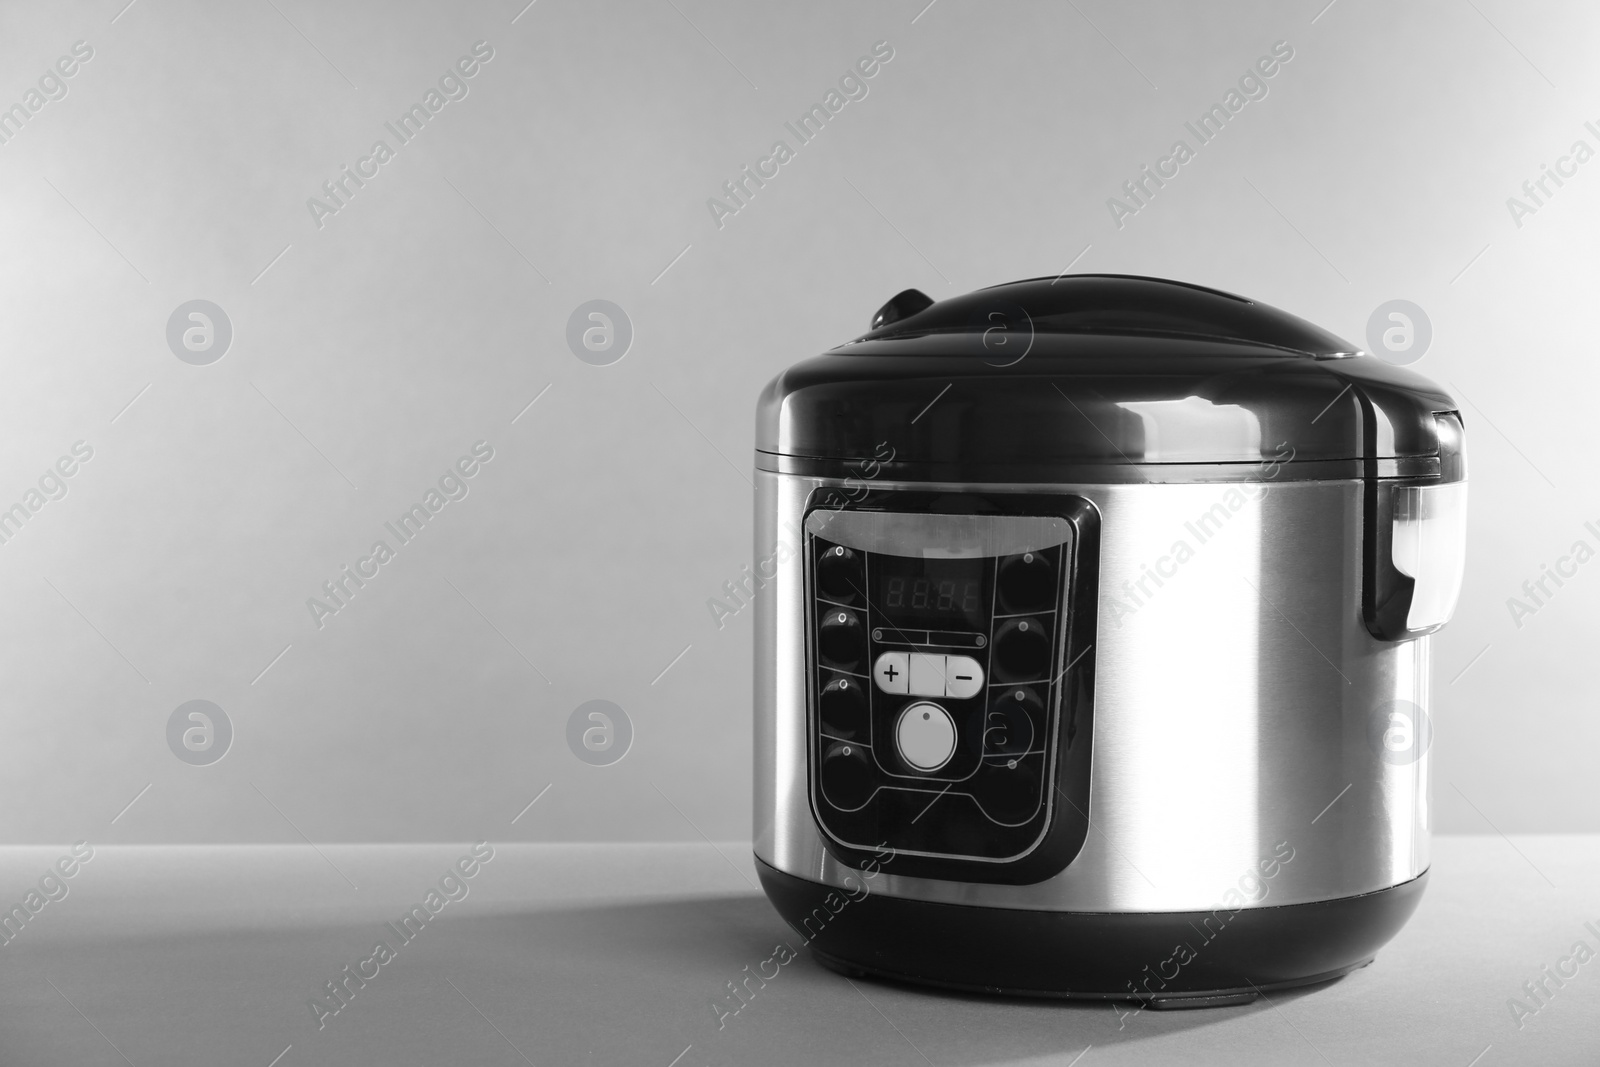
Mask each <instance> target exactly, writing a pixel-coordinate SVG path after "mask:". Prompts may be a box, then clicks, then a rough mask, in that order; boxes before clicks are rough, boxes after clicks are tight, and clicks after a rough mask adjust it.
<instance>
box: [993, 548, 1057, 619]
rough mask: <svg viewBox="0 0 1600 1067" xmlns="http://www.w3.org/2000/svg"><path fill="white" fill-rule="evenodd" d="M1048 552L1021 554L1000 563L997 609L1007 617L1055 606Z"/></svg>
mask: <svg viewBox="0 0 1600 1067" xmlns="http://www.w3.org/2000/svg"><path fill="white" fill-rule="evenodd" d="M1051 555H1052V553H1046V552H1024V553H1022V554H1020V555H1016V556H1008V557H1006V558H1005V559H1003V560H1001V561H1000V577H999V594H1000V608H1001V610H1002V612H1003V613H1004V614H1007V615H1021V614H1022V613H1024V612H1029V611H1048V610H1050V609H1051V608H1053V607H1055V604H1056V581H1055V577H1056V569H1055V566H1054V565H1053V564H1052V563H1051V560H1050V556H1051Z"/></svg>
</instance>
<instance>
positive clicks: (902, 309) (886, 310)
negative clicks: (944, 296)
mask: <svg viewBox="0 0 1600 1067" xmlns="http://www.w3.org/2000/svg"><path fill="white" fill-rule="evenodd" d="M932 306H933V297H931V296H929V295H928V294H927V293H924V292H923V291H922V290H921V289H902V290H900V291H899V292H898V293H896V294H894V296H892V297H890V298H889V302H888V303H887V304H885V305H883V307H881V308H879V309H878V313H877V314H876V315H874V316H872V325H871V326H868V327H867V329H869V330H876V329H877V328H878V327H880V326H887V325H889V324H890V323H891V322H899V321H900V320H901V319H909V318H910V317H911V316H913V315H915V314H916V313H917V312H919V311H926V310H927V309H928V308H931V307H932Z"/></svg>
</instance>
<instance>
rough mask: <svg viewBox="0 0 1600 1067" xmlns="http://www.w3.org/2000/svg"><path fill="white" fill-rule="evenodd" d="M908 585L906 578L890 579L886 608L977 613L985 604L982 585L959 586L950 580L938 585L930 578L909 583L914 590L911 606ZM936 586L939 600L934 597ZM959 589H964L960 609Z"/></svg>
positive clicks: (967, 582) (968, 583) (912, 590)
mask: <svg viewBox="0 0 1600 1067" xmlns="http://www.w3.org/2000/svg"><path fill="white" fill-rule="evenodd" d="M907 584H908V583H907V580H906V579H904V578H890V579H889V588H888V591H887V594H886V595H885V597H884V607H886V608H906V607H909V608H930V607H931V608H934V609H936V610H938V611H956V610H960V611H964V612H972V611H977V610H978V608H979V606H980V605H981V604H982V603H983V599H982V597H981V595H980V594H981V591H982V588H983V583H982V582H977V581H966V582H960V583H957V582H954V581H948V580H947V581H941V582H938V583H935V582H934V581H933V579H931V578H917V579H914V580H912V581H911V582H910V583H909V584H910V586H911V602H910V603H909V604H908V603H906V585H907ZM936 584H937V586H938V589H937V596H936V597H935V596H934V594H935V588H934V587H935V585H936ZM958 585H959V586H960V588H961V602H960V605H959V607H958V605H957V603H956V588H957V586H958ZM930 599H934V600H935V602H934V603H931V604H930V603H929V600H930Z"/></svg>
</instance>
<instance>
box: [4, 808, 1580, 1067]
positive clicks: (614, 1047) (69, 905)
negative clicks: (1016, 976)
mask: <svg viewBox="0 0 1600 1067" xmlns="http://www.w3.org/2000/svg"><path fill="white" fill-rule="evenodd" d="M493 848H494V855H493V858H492V859H491V860H489V861H488V862H485V863H482V864H480V865H478V866H477V867H476V869H475V874H474V875H473V877H471V878H470V879H462V880H461V881H460V883H459V884H458V883H456V882H454V881H449V880H446V881H445V884H444V888H445V889H447V890H449V891H450V894H451V895H453V896H456V897H459V898H460V899H456V900H450V899H448V897H447V896H446V895H445V894H444V893H443V892H441V893H440V895H439V896H438V897H437V898H435V900H434V901H433V902H432V903H433V905H434V908H435V909H436V910H437V914H433V915H430V917H429V919H428V921H427V923H426V924H419V923H417V921H416V920H415V919H414V920H413V924H414V925H418V926H420V932H418V933H416V934H415V936H413V937H412V938H411V940H409V941H402V940H401V939H400V938H399V937H398V936H396V933H395V932H394V931H393V930H391V929H390V928H389V927H387V926H386V925H385V924H386V923H394V924H398V922H399V920H400V917H401V916H402V915H404V914H405V913H406V911H407V909H408V908H409V907H410V906H411V905H412V904H414V903H415V904H422V905H424V908H425V910H426V906H427V905H428V904H429V903H430V902H429V901H427V900H426V894H427V893H428V891H429V890H430V889H434V888H437V887H438V886H439V885H440V882H441V878H442V877H443V876H444V875H445V874H446V873H447V872H448V871H449V870H450V869H451V868H452V866H453V865H454V864H455V862H456V861H457V860H458V859H459V858H461V857H463V856H466V855H468V851H469V846H468V845H467V844H439V845H320V846H315V847H310V846H305V845H300V846H240V847H233V846H114V847H113V846H107V847H99V848H96V849H95V850H94V854H93V856H92V858H90V859H89V860H88V861H87V862H85V863H82V864H81V865H79V866H77V867H76V868H74V873H73V875H72V877H70V878H56V879H49V878H46V877H45V876H46V875H47V873H48V872H51V871H52V870H54V869H55V866H54V865H55V864H56V862H57V860H58V859H59V858H61V857H63V856H67V855H69V853H68V850H67V849H66V848H64V847H62V848H41V847H34V846H29V847H11V848H6V849H3V850H0V903H4V904H6V905H7V906H9V904H10V903H12V902H15V903H17V904H21V905H22V906H23V907H24V911H25V912H26V911H27V905H28V904H30V903H32V904H33V905H34V906H35V907H36V908H37V911H36V912H34V913H32V914H31V915H29V917H28V919H27V921H26V922H24V923H21V924H20V930H19V931H17V932H16V933H14V934H12V935H11V936H10V939H9V941H7V942H6V943H5V944H4V946H3V947H0V990H3V995H4V1004H5V1011H4V1013H3V1016H0V1064H4V1065H5V1067H12V1065H32V1064H73V1065H79V1067H93V1065H98V1064H107V1065H116V1064H134V1065H137V1067H146V1065H154V1064H163V1065H184V1064H207V1065H211V1064H244V1065H257V1067H272V1065H275V1067H301V1065H305V1064H340V1065H351V1064H357V1065H359V1064H385V1065H401V1064H485V1065H498V1064H505V1065H507V1067H512V1065H517V1064H523V1063H528V1064H535V1065H538V1067H545V1065H547V1064H551V1065H554V1064H638V1065H653V1067H672V1065H675V1067H691V1065H694V1067H698V1065H701V1064H790V1063H794V1064H801V1063H807V1064H810V1063H817V1064H854V1063H874V1064H877V1063H882V1064H908V1065H911V1064H937V1065H940V1067H943V1065H946V1064H949V1065H957V1064H1028V1065H1041V1067H1042V1065H1044V1064H1061V1065H1067V1064H1074V1063H1076V1064H1078V1065H1080V1067H1100V1065H1109V1064H1135V1063H1136V1064H1166V1063H1174V1064H1176V1063H1183V1064H1196V1063H1228V1064H1254V1063H1272V1064H1285V1063H1289V1064H1294V1063H1307V1064H1323V1063H1327V1064H1338V1065H1344V1064H1393V1063H1403V1064H1413V1063H1416V1064H1450V1065H1455V1067H1467V1065H1469V1064H1473V1065H1475V1067H1490V1065H1494V1064H1505V1063H1539V1064H1568V1063H1571V1064H1594V1063H1600V961H1588V962H1586V963H1584V964H1582V965H1579V964H1578V962H1577V960H1576V959H1575V958H1572V956H1571V954H1572V953H1573V950H1574V945H1575V944H1576V943H1577V942H1579V941H1583V942H1585V943H1586V944H1587V946H1588V947H1589V949H1591V950H1595V951H1600V937H1597V936H1596V934H1595V933H1594V932H1593V931H1592V930H1590V929H1589V928H1587V927H1586V926H1585V924H1586V923H1592V924H1594V929H1595V930H1600V836H1553V835H1549V836H1527V837H1513V838H1509V839H1507V838H1502V837H1498V836H1485V837H1446V838H1439V839H1437V840H1436V841H1435V855H1434V867H1433V875H1432V883H1431V885H1430V887H1429V889H1428V892H1427V894H1426V896H1425V897H1424V899H1423V902H1422V905H1421V908H1420V909H1419V911H1418V912H1417V914H1416V916H1415V917H1414V918H1413V919H1412V921H1411V923H1410V925H1408V926H1407V927H1406V929H1405V930H1404V931H1402V932H1401V934H1400V935H1399V937H1397V938H1396V939H1395V941H1394V942H1393V943H1392V944H1390V945H1389V947H1388V948H1387V950H1385V951H1384V952H1382V953H1381V954H1380V955H1379V957H1378V959H1377V962H1376V963H1375V964H1373V965H1372V966H1370V967H1367V968H1365V969H1363V970H1361V971H1358V972H1356V973H1354V974H1352V975H1349V976H1348V977H1346V978H1343V979H1341V980H1338V981H1335V982H1332V983H1329V984H1327V985H1324V986H1320V987H1317V988H1314V989H1310V990H1303V991H1296V992H1293V993H1285V994H1281V995H1274V996H1272V997H1271V998H1270V999H1269V1000H1266V1001H1261V1002H1257V1003H1256V1004H1254V1005H1250V1006H1246V1007H1235V1008H1220V1009H1212V1010H1207V1011H1186V1012H1166V1013H1162V1012H1148V1011H1147V1012H1142V1013H1138V1014H1133V1015H1131V1016H1125V1015H1122V1014H1120V1013H1119V1011H1118V1010H1117V1009H1115V1008H1113V1007H1111V1006H1109V1005H1107V1004H1103V1003H1093V1004H1088V1003H1062V1002H1041V1001H1022V1000H1004V999H991V998H985V997H974V996H961V995H950V994H943V993H936V992H929V991H925V990H917V989H911V988H907V987H903V986H897V985H890V984H883V983H879V982H873V981H859V982H854V983H852V982H849V981H846V980H845V979H844V978H842V977H840V976H838V975H835V974H833V973H831V972H828V971H826V970H824V969H822V968H821V967H819V966H818V965H817V964H816V963H815V962H813V961H812V960H811V959H810V958H809V956H807V955H806V954H805V952H804V950H803V948H801V944H800V941H799V939H798V938H797V936H796V935H795V934H794V932H793V931H791V930H789V929H788V928H787V927H785V926H784V925H783V923H781V922H780V921H779V919H778V917H777V915H776V914H775V913H774V912H773V911H772V909H771V908H770V907H769V906H768V905H767V903H766V900H765V898H763V897H762V896H761V894H760V892H759V891H758V890H757V889H756V887H755V876H754V871H753V869H752V866H751V861H750V857H749V848H748V845H746V844H743V843H722V844H718V845H715V846H713V845H710V844H707V843H704V842H702V843H698V844H660V845H645V844H594V845H560V844H543V845H539V844H516V845H497V846H493ZM66 866H67V867H69V868H71V867H72V864H70V863H69V864H67V865H66ZM467 866H468V867H469V868H471V867H472V864H471V863H468V864H467ZM41 879H43V880H44V882H45V884H44V886H43V890H47V891H48V896H47V895H46V893H45V892H43V891H41V890H40V886H39V883H40V881H41ZM30 887H31V888H32V889H33V890H34V891H36V892H39V895H38V896H37V897H34V898H32V900H31V901H30V900H29V899H27V894H28V892H29V891H30ZM63 888H64V889H65V896H62V895H61V894H62V890H63ZM463 888H464V889H465V891H466V895H465V896H464V897H463V896H461V893H462V889H463ZM50 896H54V897H56V898H58V899H49V897H50ZM13 924H14V925H16V922H15V920H13ZM380 939H383V940H385V941H386V942H387V943H388V944H390V945H391V951H392V957H391V958H389V959H387V960H386V961H385V960H384V959H381V958H379V959H375V960H374V948H375V945H376V943H377V942H378V941H379V940H380ZM782 942H787V943H790V944H792V945H793V946H794V947H796V948H801V951H800V952H799V953H798V955H797V956H796V958H794V959H793V960H792V961H790V962H788V963H785V964H782V965H781V966H779V967H778V975H777V977H775V978H772V979H771V980H770V981H768V982H767V983H766V985H765V987H764V988H762V989H760V990H759V992H758V993H757V994H756V995H755V996H754V998H753V999H751V1000H750V1001H749V1002H748V1003H747V1004H746V1005H745V1006H744V1007H743V1008H742V1010H740V1011H739V1012H738V1013H737V1014H736V1015H728V1014H726V1009H724V1010H723V1012H720V1013H719V1011H718V1010H717V1009H716V1008H715V1007H714V1005H715V1004H716V1003H717V1002H719V1001H722V1000H723V999H724V998H725V997H727V996H728V992H727V988H726V983H728V982H730V981H733V980H736V979H739V978H742V977H743V976H744V974H745V971H744V968H745V967H746V966H749V967H750V968H751V969H752V970H755V969H757V967H758V965H759V964H761V963H762V961H764V960H767V959H769V958H771V957H772V956H773V954H774V948H775V946H776V945H778V944H779V943H782ZM395 946H397V947H395ZM1564 958H1566V959H1567V961H1568V962H1566V963H1564V964H1563V963H1562V962H1561V961H1562V960H1563V959H1564ZM1585 958H1586V959H1587V957H1585ZM367 960H373V962H370V963H365V962H363V961H367ZM347 964H348V965H350V966H351V968H352V969H353V971H356V972H357V973H359V972H361V971H364V972H365V973H366V974H367V975H369V976H370V977H369V978H368V979H366V980H364V984H362V985H359V986H358V985H357V983H356V982H355V981H350V982H349V983H348V988H350V989H352V990H353V993H351V994H350V995H349V999H348V1002H347V1003H344V1002H342V1001H339V1000H328V1001H327V1003H330V1004H342V1007H341V1008H340V1010H339V1011H338V1012H337V1013H336V1014H328V1013H327V1011H328V1009H326V1008H324V1009H323V1012H322V1013H319V1012H318V1011H317V1010H316V1009H314V1008H312V1007H311V1006H310V1002H311V1001H312V1000H313V998H316V997H318V996H322V997H324V998H326V997H328V994H327V991H326V986H325V983H327V982H329V981H332V980H335V979H338V978H341V977H342V976H343V975H344V973H345V972H344V970H343V968H344V967H345V966H346V965H347ZM772 966H773V965H768V966H767V967H766V968H765V969H766V970H767V972H768V973H771V969H772ZM1546 966H1549V967H1551V968H1555V967H1557V966H1562V967H1565V969H1566V970H1567V971H1568V972H1571V970H1572V969H1573V968H1574V967H1577V973H1576V975H1575V976H1573V977H1570V978H1566V979H1564V980H1563V981H1562V984H1560V985H1557V984H1555V983H1554V982H1552V981H1550V980H1549V979H1548V978H1545V979H1543V980H1544V983H1545V988H1546V990H1547V991H1548V995H1546V996H1543V997H1542V998H1541V1001H1533V1000H1531V999H1530V998H1529V996H1528V994H1527V993H1526V992H1525V991H1524V990H1523V988H1522V986H1523V983H1524V982H1535V981H1538V980H1540V979H1541V978H1542V977H1543V976H1542V974H1541V972H1542V969H1543V968H1544V967H1546ZM374 971H375V972H376V973H375V974H374ZM1512 998H1518V999H1520V1000H1522V1001H1523V1002H1524V1003H1525V1004H1526V1005H1527V1007H1528V1008H1529V1009H1536V1010H1532V1011H1531V1013H1525V1014H1523V1015H1522V1017H1521V1018H1520V1019H1519V1018H1517V1017H1515V1016H1514V1014H1513V1012H1512V1010H1511V1006H1510V1001H1511V1000H1512ZM319 1022H320V1023H321V1025H320V1027H319ZM1519 1023H1520V1025H1519Z"/></svg>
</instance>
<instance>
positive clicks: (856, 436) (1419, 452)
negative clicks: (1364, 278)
mask: <svg viewBox="0 0 1600 1067" xmlns="http://www.w3.org/2000/svg"><path fill="white" fill-rule="evenodd" d="M872 325H873V329H872V330H871V331H870V332H869V333H867V334H864V335H863V336H861V337H859V338H857V339H856V340H854V341H851V342H849V343H848V344H844V345H841V346H839V347H838V348H835V349H833V350H831V351H829V352H826V353H824V354H823V355H820V356H816V357H814V358H812V359H808V360H805V361H803V362H801V363H798V364H796V365H795V366H793V367H791V368H789V369H788V370H786V371H784V372H783V373H782V374H780V375H778V377H776V378H775V379H773V381H772V382H771V383H770V384H769V385H768V386H767V388H766V390H765V391H764V392H763V393H762V396H761V400H760V403H759V406H758V410H757V424H756V448H757V450H758V460H760V461H761V463H762V465H763V466H766V467H768V468H770V469H792V470H796V471H800V470H816V472H817V473H822V470H821V469H820V467H819V466H818V465H819V464H821V465H823V466H826V465H828V464H838V463H839V462H842V461H859V460H863V459H872V458H874V457H876V458H877V459H879V460H883V459H885V457H887V456H890V455H891V454H892V463H893V465H894V468H895V469H896V471H897V472H898V473H900V474H903V475H905V476H915V477H933V476H937V477H941V478H945V477H952V478H962V479H970V480H977V481H996V480H1013V479H1030V478H1035V477H1038V478H1045V479H1055V480H1060V479H1063V478H1067V477H1077V476H1079V475H1082V476H1086V477H1087V476H1105V477H1110V478H1112V479H1114V480H1143V479H1149V480H1159V481H1173V480H1229V479H1234V478H1250V477H1253V476H1256V475H1253V474H1252V473H1251V471H1250V470H1249V468H1250V467H1252V466H1262V465H1266V464H1270V465H1272V467H1273V471H1272V473H1269V474H1267V475H1266V476H1267V477H1272V476H1277V477H1282V474H1281V473H1277V471H1278V468H1279V467H1280V466H1281V465H1282V464H1285V463H1292V464H1297V465H1305V466H1297V467H1296V468H1295V471H1294V474H1293V475H1291V477H1345V476H1350V475H1351V474H1352V473H1356V474H1360V473H1365V474H1367V475H1374V474H1377V475H1380V476H1387V477H1394V476H1402V475H1411V476H1430V475H1432V476H1437V474H1438V473H1439V468H1440V462H1439V459H1438V457H1439V453H1440V429H1439V426H1438V421H1437V419H1436V418H1435V415H1436V413H1441V412H1450V411H1455V410H1456V408H1457V405H1456V402H1455V401H1454V400H1453V399H1452V398H1451V397H1450V395H1449V394H1448V393H1446V392H1445V391H1444V390H1443V389H1441V388H1440V387H1439V386H1437V385H1435V384H1434V383H1433V382H1431V381H1429V380H1428V379H1426V378H1424V377H1422V376H1421V375H1419V374H1416V373H1415V372H1413V371H1410V370H1406V369H1404V368H1401V367H1396V366H1392V365H1390V364H1387V363H1384V362H1382V361H1380V360H1378V359H1375V358H1373V357H1372V356H1369V355H1367V354H1366V353H1364V352H1361V351H1360V350H1359V349H1357V348H1356V347H1355V346H1354V345H1352V344H1350V343H1349V342H1346V341H1343V340H1341V339H1340V338H1338V337H1336V336H1334V335H1333V334H1331V333H1328V332H1327V331H1326V330H1323V329H1320V328H1319V327H1316V326H1313V325H1312V324H1311V323H1309V322H1306V321H1305V320H1303V319H1300V318H1297V317H1295V316H1293V315H1290V314H1287V313H1286V312H1283V311H1279V310H1278V309H1276V308H1272V307H1268V306H1267V305H1265V304H1260V303H1257V302H1255V301H1252V300H1246V299H1244V298H1243V297H1238V296H1233V295H1231V294H1228V293H1222V292H1218V291H1216V290H1213V289H1205V288H1201V287H1200V286H1195V285H1187V284H1185V283H1182V282H1173V281H1165V280H1162V279H1159V278H1140V277H1131V276H1125V275H1104V274H1085V275H1066V276H1062V277H1059V278H1055V279H1051V278H1036V279H1033V280H1031V281H1021V282H1012V283H1010V284H1008V285H999V286H995V287H993V288H989V289H980V290H978V291H977V292H973V293H968V294H966V295H964V296H958V297H954V298H952V299H949V300H942V301H938V302H934V301H932V300H930V299H929V298H928V297H927V296H925V295H923V294H922V293H919V292H917V291H916V290H907V291H905V292H903V293H900V294H899V295H897V296H896V297H895V298H894V299H893V300H891V301H890V302H889V303H888V304H886V305H884V307H883V308H882V309H880V310H879V312H878V314H877V315H876V316H875V317H874V318H873V320H872ZM1445 438H1446V448H1447V450H1449V449H1450V448H1452V447H1454V444H1453V442H1454V440H1455V438H1454V437H1453V436H1452V435H1451V433H1450V432H1449V428H1448V427H1447V428H1446V430H1445ZM762 453H764V454H766V457H767V458H766V459H761V456H760V454H762ZM784 457H787V459H784ZM1428 457H1433V458H1431V459H1429V458H1428ZM1380 460H1381V461H1384V463H1383V469H1382V470H1377V469H1375V468H1374V466H1373V464H1372V463H1371V462H1369V461H1380ZM1391 461H1392V462H1391ZM1363 463H1364V464H1365V466H1364V468H1363V467H1360V466H1359V465H1360V464H1363ZM1353 465H1354V466H1353ZM1445 466H1446V467H1447V468H1449V467H1450V463H1449V460H1448V457H1447V460H1446V464H1445ZM1096 472H1097V473H1096ZM1445 476H1446V477H1447V478H1448V477H1450V473H1449V471H1448V469H1447V470H1446V471H1445Z"/></svg>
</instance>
